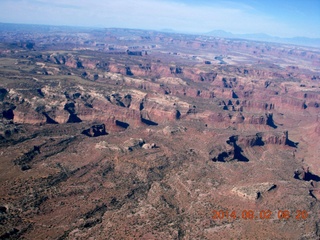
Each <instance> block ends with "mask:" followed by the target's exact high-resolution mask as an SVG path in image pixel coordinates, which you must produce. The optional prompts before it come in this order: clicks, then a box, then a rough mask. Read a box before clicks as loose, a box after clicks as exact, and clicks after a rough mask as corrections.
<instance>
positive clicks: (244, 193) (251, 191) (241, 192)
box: [232, 182, 277, 200]
mask: <svg viewBox="0 0 320 240" xmlns="http://www.w3.org/2000/svg"><path fill="white" fill-rule="evenodd" d="M276 188H277V185H276V184H274V183H270V182H264V183H258V184H253V185H248V186H240V187H234V188H233V189H232V192H234V193H236V194H237V195H238V196H239V197H243V198H246V199H249V200H258V199H260V198H261V197H263V195H264V194H265V193H267V192H270V191H272V190H274V189H276Z"/></svg>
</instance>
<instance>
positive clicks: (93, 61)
mask: <svg viewBox="0 0 320 240" xmlns="http://www.w3.org/2000/svg"><path fill="white" fill-rule="evenodd" d="M0 40H1V41H0V159H1V160H0V163H1V164H0V182H1V188H0V239H61V240H62V239H148V240H149V239H317V238H319V237H320V220H319V216H320V215H319V214H320V203H319V200H320V190H319V186H320V164H319V161H320V159H319V158H320V49H317V48H311V47H302V46H296V45H289V44H287V45H286V44H277V43H267V42H258V41H249V40H242V39H224V38H217V37H216V38H215V37H212V36H197V35H186V34H175V33H163V32H157V31H146V30H134V29H82V28H79V29H74V30H72V31H69V30H66V29H64V28H61V29H59V28H58V27H55V28H52V29H51V28H49V30H48V29H46V30H44V29H42V28H41V27H39V29H38V30H34V31H32V32H29V31H28V28H27V27H25V28H23V27H21V28H16V29H14V30H12V31H8V30H7V29H6V31H2V30H1V28H0ZM220 210H221V211H229V212H232V211H235V212H236V213H237V215H238V217H237V218H236V219H233V218H227V217H225V218H221V219H213V217H212V215H213V211H220ZM249 210H252V211H254V212H255V216H256V218H255V219H251V220H250V219H243V218H241V213H242V212H243V211H249ZM267 210H270V211H271V212H272V215H271V218H270V219H261V218H260V217H259V212H261V211H267ZM285 210H286V211H289V212H290V213H291V214H290V218H288V219H281V218H280V219H279V215H278V212H279V211H285ZM299 211H305V212H307V213H308V215H307V217H306V218H305V219H299V217H297V212H299Z"/></svg>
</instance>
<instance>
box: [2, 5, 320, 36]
mask: <svg viewBox="0 0 320 240" xmlns="http://www.w3.org/2000/svg"><path fill="white" fill-rule="evenodd" d="M0 9H1V16H0V22H7V23H26V24H46V25H69V26H85V27H117V28H139V29H154V30H161V29H173V30H175V31H178V32H185V33H205V32H210V31H212V30H220V29H221V30H224V31H228V32H232V33H234V34H253V33H264V34H268V35H271V36H278V37H286V38H290V37H298V36H299V37H309V38H320V14H319V13H320V1H318V0H305V1H289V0H283V1H277V0H268V1H265V0H261V1H256V0H239V1H237V0H234V1H222V0H218V1H215V2H212V1H209V0H200V1H195V0H166V1H160V0H139V1H133V0H119V1H110V0H107V1H103V2H102V1H98V0H91V1H88V0H56V1H55V2H52V1H49V0H16V1H11V0H1V2H0Z"/></svg>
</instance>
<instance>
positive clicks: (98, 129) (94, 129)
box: [82, 124, 108, 137]
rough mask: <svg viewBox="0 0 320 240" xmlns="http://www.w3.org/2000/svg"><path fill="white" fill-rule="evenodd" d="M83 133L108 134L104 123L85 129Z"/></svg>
mask: <svg viewBox="0 0 320 240" xmlns="http://www.w3.org/2000/svg"><path fill="white" fill-rule="evenodd" d="M82 134H84V135H87V136H88V137H99V136H103V135H107V134H108V133H107V132H106V127H105V125H104V124H96V125H93V126H91V127H90V128H88V129H86V130H83V131H82Z"/></svg>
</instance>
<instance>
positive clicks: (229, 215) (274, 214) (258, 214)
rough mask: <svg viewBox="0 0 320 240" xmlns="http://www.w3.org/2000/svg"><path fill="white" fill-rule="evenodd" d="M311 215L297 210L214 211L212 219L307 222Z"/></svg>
mask: <svg viewBox="0 0 320 240" xmlns="http://www.w3.org/2000/svg"><path fill="white" fill-rule="evenodd" d="M308 216H309V214H308V212H307V211H306V210H296V211H295V212H291V211H289V210H277V211H271V210H261V211H254V210H243V211H240V212H237V211H235V210H234V211H226V210H213V211H212V219H213V220H237V219H242V220H268V219H279V220H289V219H291V218H293V219H295V220H306V219H307V218H308Z"/></svg>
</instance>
